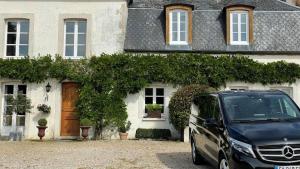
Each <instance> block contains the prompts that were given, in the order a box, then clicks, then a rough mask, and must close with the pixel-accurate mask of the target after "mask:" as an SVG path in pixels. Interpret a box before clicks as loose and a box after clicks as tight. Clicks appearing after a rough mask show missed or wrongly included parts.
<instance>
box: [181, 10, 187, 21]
mask: <svg viewBox="0 0 300 169" xmlns="http://www.w3.org/2000/svg"><path fill="white" fill-rule="evenodd" d="M185 20H186V12H180V21H181V22H185Z"/></svg>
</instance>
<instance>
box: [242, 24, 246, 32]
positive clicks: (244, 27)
mask: <svg viewBox="0 0 300 169" xmlns="http://www.w3.org/2000/svg"><path fill="white" fill-rule="evenodd" d="M246 28H247V27H246V24H241V31H242V32H246V31H247V29H246Z"/></svg>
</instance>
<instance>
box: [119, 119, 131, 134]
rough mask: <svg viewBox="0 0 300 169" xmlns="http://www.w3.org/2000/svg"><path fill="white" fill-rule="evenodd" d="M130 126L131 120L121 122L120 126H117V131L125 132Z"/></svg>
mask: <svg viewBox="0 0 300 169" xmlns="http://www.w3.org/2000/svg"><path fill="white" fill-rule="evenodd" d="M130 127H131V122H130V121H128V122H127V124H126V125H125V124H122V125H121V126H119V132H121V133H126V132H127V131H129V129H130Z"/></svg>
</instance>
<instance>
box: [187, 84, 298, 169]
mask: <svg viewBox="0 0 300 169" xmlns="http://www.w3.org/2000/svg"><path fill="white" fill-rule="evenodd" d="M194 104H195V105H197V106H194V107H197V110H196V111H192V114H191V116H190V124H189V126H190V132H191V146H192V159H193V162H194V164H201V163H202V162H204V161H208V162H209V163H211V164H212V165H214V166H215V167H216V168H217V167H218V169H300V111H299V108H298V106H297V105H296V104H295V102H294V101H293V100H292V99H291V98H290V97H289V96H288V95H287V94H285V93H283V92H281V91H274V90H272V91H224V92H219V93H213V94H203V95H200V96H198V97H196V98H195V99H194Z"/></svg>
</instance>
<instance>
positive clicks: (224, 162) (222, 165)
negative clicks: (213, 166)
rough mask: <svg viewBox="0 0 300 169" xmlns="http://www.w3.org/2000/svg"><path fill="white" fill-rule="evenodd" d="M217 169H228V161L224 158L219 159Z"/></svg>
mask: <svg viewBox="0 0 300 169" xmlns="http://www.w3.org/2000/svg"><path fill="white" fill-rule="evenodd" d="M219 169H229V164H228V161H227V160H226V159H225V158H224V157H222V158H221V159H220V162H219Z"/></svg>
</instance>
